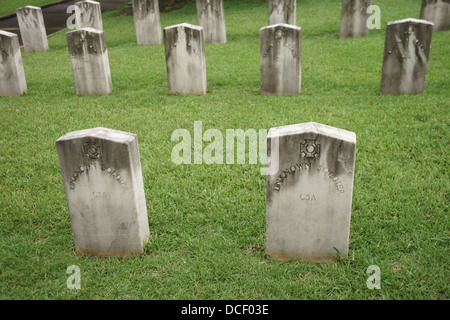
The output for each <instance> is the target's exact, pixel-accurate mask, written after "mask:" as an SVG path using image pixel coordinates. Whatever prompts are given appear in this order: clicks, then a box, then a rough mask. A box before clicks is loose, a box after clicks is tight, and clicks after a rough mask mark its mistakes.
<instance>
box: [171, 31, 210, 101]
mask: <svg viewBox="0 0 450 320" xmlns="http://www.w3.org/2000/svg"><path fill="white" fill-rule="evenodd" d="M164 47H165V53H166V68H167V81H168V84H169V91H170V92H172V93H180V94H193V95H205V94H206V60H205V43H204V39H203V28H202V27H200V26H194V25H192V24H187V23H182V24H178V25H174V26H170V27H167V28H164Z"/></svg>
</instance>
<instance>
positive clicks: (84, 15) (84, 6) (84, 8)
mask: <svg viewBox="0 0 450 320" xmlns="http://www.w3.org/2000/svg"><path fill="white" fill-rule="evenodd" d="M75 5H76V6H78V7H79V8H80V10H79V12H78V14H77V15H76V19H77V21H76V23H77V25H78V28H80V29H81V28H93V29H97V30H103V21H102V7H101V5H100V2H97V1H91V0H84V1H79V2H76V3H75Z"/></svg>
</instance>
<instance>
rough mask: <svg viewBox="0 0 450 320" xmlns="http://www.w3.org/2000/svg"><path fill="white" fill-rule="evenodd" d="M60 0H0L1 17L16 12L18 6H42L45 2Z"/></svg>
mask: <svg viewBox="0 0 450 320" xmlns="http://www.w3.org/2000/svg"><path fill="white" fill-rule="evenodd" d="M53 2H59V1H58V0H0V17H1V16H5V15H7V14H12V13H16V9H17V8H21V7H24V6H36V7H40V6H43V5H44V4H48V3H53Z"/></svg>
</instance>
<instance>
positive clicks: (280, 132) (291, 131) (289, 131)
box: [267, 122, 356, 144]
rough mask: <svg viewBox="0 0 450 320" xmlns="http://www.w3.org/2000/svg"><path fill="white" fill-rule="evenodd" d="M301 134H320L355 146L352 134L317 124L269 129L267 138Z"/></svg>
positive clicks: (300, 124)
mask: <svg viewBox="0 0 450 320" xmlns="http://www.w3.org/2000/svg"><path fill="white" fill-rule="evenodd" d="M301 133H313V134H320V135H324V136H328V137H332V138H336V139H339V140H344V141H348V142H350V143H355V144H356V134H355V133H354V132H352V131H347V130H344V129H339V128H335V127H331V126H327V125H324V124H320V123H317V122H306V123H299V124H293V125H288V126H283V127H275V128H271V129H270V130H269V133H268V135H267V137H269V138H273V137H282V136H290V135H295V134H301Z"/></svg>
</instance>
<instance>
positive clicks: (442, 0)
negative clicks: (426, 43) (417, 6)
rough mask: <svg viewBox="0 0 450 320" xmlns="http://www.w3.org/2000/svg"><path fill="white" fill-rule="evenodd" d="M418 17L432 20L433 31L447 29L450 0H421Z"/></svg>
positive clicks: (449, 24) (449, 25) (449, 21)
mask: <svg viewBox="0 0 450 320" xmlns="http://www.w3.org/2000/svg"><path fill="white" fill-rule="evenodd" d="M420 19H422V20H427V21H431V22H433V24H434V28H433V31H443V30H449V29H450V0H422V8H421V10H420Z"/></svg>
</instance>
